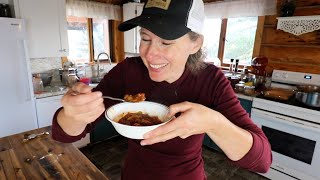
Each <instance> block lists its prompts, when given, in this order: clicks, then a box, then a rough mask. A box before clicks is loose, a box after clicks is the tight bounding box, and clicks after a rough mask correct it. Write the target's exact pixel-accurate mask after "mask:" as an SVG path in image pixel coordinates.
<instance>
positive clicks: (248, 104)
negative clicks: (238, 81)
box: [239, 98, 252, 116]
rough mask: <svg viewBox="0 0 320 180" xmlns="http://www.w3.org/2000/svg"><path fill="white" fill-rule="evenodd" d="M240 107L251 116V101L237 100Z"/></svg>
mask: <svg viewBox="0 0 320 180" xmlns="http://www.w3.org/2000/svg"><path fill="white" fill-rule="evenodd" d="M239 101H240V104H241V106H242V107H243V108H244V109H245V110H246V111H247V112H248V113H249V115H250V116H251V108H252V101H250V100H246V99H241V98H239Z"/></svg>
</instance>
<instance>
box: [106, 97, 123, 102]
mask: <svg viewBox="0 0 320 180" xmlns="http://www.w3.org/2000/svg"><path fill="white" fill-rule="evenodd" d="M102 97H103V98H106V99H111V100H115V101H121V102H125V100H124V99H120V98H114V97H111V96H102Z"/></svg>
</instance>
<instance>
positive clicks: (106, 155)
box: [80, 136, 266, 180]
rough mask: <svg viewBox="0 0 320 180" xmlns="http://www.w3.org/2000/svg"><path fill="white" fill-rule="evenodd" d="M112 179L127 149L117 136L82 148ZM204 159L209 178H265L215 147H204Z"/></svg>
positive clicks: (118, 174)
mask: <svg viewBox="0 0 320 180" xmlns="http://www.w3.org/2000/svg"><path fill="white" fill-rule="evenodd" d="M80 150H81V151H82V152H83V153H84V155H86V156H87V157H88V158H89V159H90V160H91V161H92V162H93V163H94V164H95V165H96V166H97V167H98V168H99V169H100V170H101V171H102V172H103V173H104V174H105V175H106V176H107V177H108V178H109V179H110V180H120V169H121V164H122V161H123V158H124V155H125V153H126V151H127V140H126V138H123V137H122V136H117V137H114V138H111V139H108V140H106V141H103V142H99V143H95V144H90V145H88V146H86V147H83V148H81V149H80ZM203 159H204V162H205V171H206V174H207V178H208V180H214V179H215V180H216V179H224V180H227V179H236V180H238V179H239V180H247V179H248V180H249V179H250V180H265V179H266V178H265V177H263V176H260V175H258V174H255V173H252V172H249V171H247V170H243V169H241V168H238V167H235V166H232V165H231V164H230V163H228V161H226V157H225V156H224V155H223V154H222V153H220V152H217V151H215V150H213V149H210V148H207V147H203Z"/></svg>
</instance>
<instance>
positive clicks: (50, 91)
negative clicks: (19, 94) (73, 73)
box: [35, 83, 98, 99]
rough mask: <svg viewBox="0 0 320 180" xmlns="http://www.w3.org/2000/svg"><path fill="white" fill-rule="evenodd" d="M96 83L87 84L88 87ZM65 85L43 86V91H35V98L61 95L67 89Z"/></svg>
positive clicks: (94, 85)
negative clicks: (55, 86) (57, 86)
mask: <svg viewBox="0 0 320 180" xmlns="http://www.w3.org/2000/svg"><path fill="white" fill-rule="evenodd" d="M97 85H98V83H93V84H89V86H90V87H96V86H97ZM68 89H69V88H68V87H67V86H59V88H51V87H45V88H44V91H42V92H37V93H35V97H36V99H41V98H46V97H52V96H59V95H63V94H65V93H66V92H67V91H68Z"/></svg>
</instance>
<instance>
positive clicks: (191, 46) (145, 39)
mask: <svg viewBox="0 0 320 180" xmlns="http://www.w3.org/2000/svg"><path fill="white" fill-rule="evenodd" d="M140 34H141V42H140V49H139V50H140V56H141V58H142V60H143V63H144V65H145V66H146V67H147V69H148V72H149V76H150V78H151V79H152V80H153V81H156V82H162V81H167V82H168V83H172V82H174V81H176V80H178V79H179V78H180V77H181V75H182V74H183V71H184V69H185V65H186V62H187V60H188V57H189V55H190V54H194V53H196V52H197V51H198V50H199V49H200V47H201V44H202V43H201V42H202V41H199V40H197V41H191V39H190V38H189V35H188V34H186V35H184V36H182V37H180V38H178V39H175V40H165V39H161V38H160V37H158V36H156V35H155V34H153V33H152V32H150V31H149V30H147V29H144V28H141V31H140Z"/></svg>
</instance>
